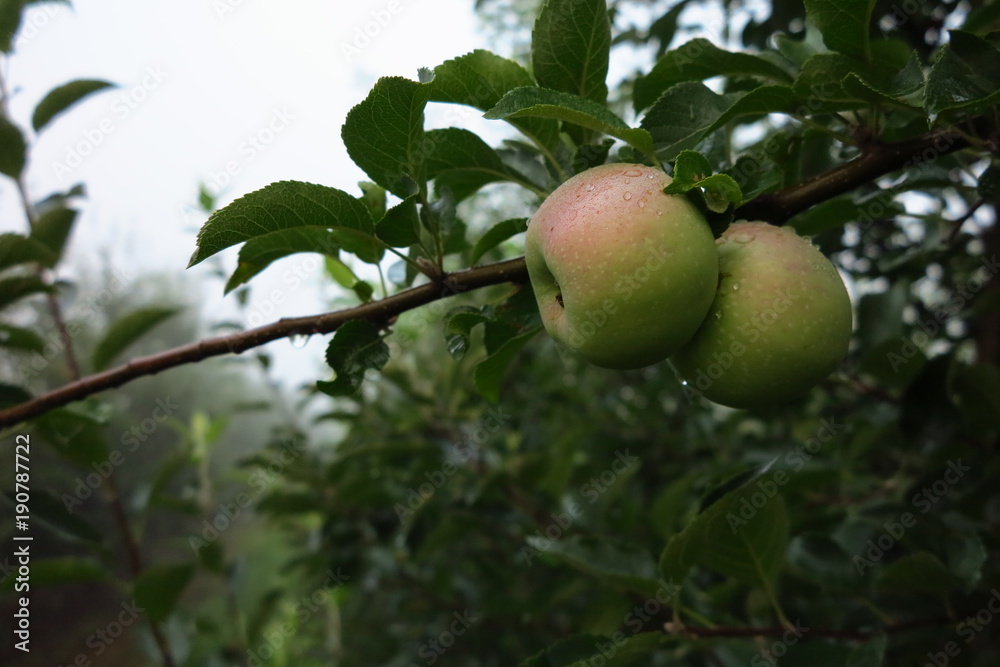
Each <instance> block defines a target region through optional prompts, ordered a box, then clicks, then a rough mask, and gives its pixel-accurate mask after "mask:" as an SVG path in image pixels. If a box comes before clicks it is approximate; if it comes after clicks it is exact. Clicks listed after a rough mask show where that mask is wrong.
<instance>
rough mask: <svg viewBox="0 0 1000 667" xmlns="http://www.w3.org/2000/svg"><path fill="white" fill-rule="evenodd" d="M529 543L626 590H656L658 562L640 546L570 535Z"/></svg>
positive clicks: (535, 538)
mask: <svg viewBox="0 0 1000 667" xmlns="http://www.w3.org/2000/svg"><path fill="white" fill-rule="evenodd" d="M527 542H528V545H529V546H530V547H531V548H532V549H535V550H537V551H539V552H541V553H545V554H549V555H551V556H553V557H555V558H557V559H558V560H561V561H562V562H564V563H566V564H567V565H569V566H570V567H572V568H574V569H577V570H579V571H581V572H584V573H586V574H589V575H591V576H593V577H597V578H599V579H602V580H604V581H607V582H609V583H611V584H613V585H615V586H618V587H620V588H622V589H624V590H629V591H633V592H636V593H639V594H641V595H650V594H652V593H653V592H655V591H656V587H657V572H656V563H655V562H654V561H653V557H652V556H651V555H650V554H649V552H647V551H646V550H645V549H642V548H640V547H638V546H635V545H632V544H625V543H622V542H617V541H614V540H611V539H608V538H605V537H592V536H585V535H570V536H568V537H562V538H561V539H557V540H550V539H548V538H547V537H543V536H542V535H532V536H530V537H528V539H527Z"/></svg>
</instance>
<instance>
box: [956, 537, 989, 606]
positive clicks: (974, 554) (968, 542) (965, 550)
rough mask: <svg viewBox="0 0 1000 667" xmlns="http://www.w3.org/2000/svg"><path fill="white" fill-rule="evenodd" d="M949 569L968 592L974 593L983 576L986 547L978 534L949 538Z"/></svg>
mask: <svg viewBox="0 0 1000 667" xmlns="http://www.w3.org/2000/svg"><path fill="white" fill-rule="evenodd" d="M946 556H947V558H946V560H947V561H948V570H949V571H950V572H951V573H952V574H953V575H954V576H955V578H956V579H958V581H959V582H960V583H961V588H962V590H964V591H965V593H966V594H969V593H972V591H974V590H975V589H976V587H977V586H978V585H979V583H980V581H982V578H983V566H984V565H986V557H987V554H986V547H985V546H984V545H983V541H982V540H981V539H980V538H979V536H978V535H957V536H955V537H953V538H952V539H950V540H948V546H947V549H946Z"/></svg>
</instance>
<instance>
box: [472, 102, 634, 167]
mask: <svg viewBox="0 0 1000 667" xmlns="http://www.w3.org/2000/svg"><path fill="white" fill-rule="evenodd" d="M521 116H530V117H533V118H550V119H553V120H561V121H565V122H567V123H572V124H574V125H579V126H580V127H585V128H587V129H589V130H596V131H597V132H603V133H604V134H607V135H610V136H612V137H616V138H618V139H621V140H622V141H625V142H628V143H629V144H631V145H632V146H635V148H636V149H638V150H639V151H641V152H643V153H646V154H649V153H651V152H652V148H653V144H652V138H651V137H650V135H649V132H647V131H646V130H644V129H636V128H631V127H629V126H628V125H626V124H625V121H623V120H622V119H621V118H619V117H618V116H616V115H615V114H614V113H612V112H611V111H609V110H608V109H607V108H606V107H605V106H604V105H603V104H599V103H597V102H594V101H592V100H588V99H585V98H583V97H580V96H578V95H573V94H571V93H563V92H559V91H556V90H548V89H544V88H528V87H525V88H515V89H514V90H512V91H510V92H509V93H507V94H506V95H504V96H503V99H501V100H500V101H499V102H497V105H496V106H495V107H493V108H492V109H490V110H489V111H487V112H486V113H485V114H483V117H484V118H489V119H494V118H517V117H521Z"/></svg>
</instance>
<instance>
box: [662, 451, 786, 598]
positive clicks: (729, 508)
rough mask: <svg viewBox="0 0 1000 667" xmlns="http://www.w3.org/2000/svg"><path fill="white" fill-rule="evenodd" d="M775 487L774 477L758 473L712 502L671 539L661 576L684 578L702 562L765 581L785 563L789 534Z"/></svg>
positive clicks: (737, 576) (743, 577)
mask: <svg viewBox="0 0 1000 667" xmlns="http://www.w3.org/2000/svg"><path fill="white" fill-rule="evenodd" d="M778 472H781V471H778ZM778 472H776V473H774V475H777V474H778ZM786 474H787V473H786ZM777 491H778V485H777V482H776V481H775V480H774V479H772V476H770V475H766V474H764V475H759V476H757V477H755V478H753V479H752V480H750V481H748V482H746V483H745V484H744V485H743V486H741V487H739V488H737V489H735V490H733V491H730V492H729V493H727V494H726V495H724V496H723V497H722V498H720V499H719V500H717V501H716V502H715V503H713V504H712V505H710V506H709V507H708V508H707V509H706V510H704V511H703V512H702V513H701V514H699V515H698V516H696V517H695V518H694V520H692V521H691V523H689V524H688V525H687V526H686V527H685V528H684V530H682V531H681V532H680V533H678V534H676V535H674V536H673V537H671V538H670V541H669V542H667V546H666V548H665V549H664V550H663V553H662V554H661V555H660V575H661V576H662V577H663V578H665V579H667V580H668V581H681V580H682V579H683V578H684V576H685V575H686V574H687V571H688V569H689V568H690V567H691V566H692V565H699V566H702V567H706V568H708V569H710V570H714V571H716V572H719V573H721V574H724V575H727V576H730V577H733V578H734V579H738V580H740V581H742V582H744V583H748V584H765V585H767V584H768V583H769V582H770V580H771V579H773V578H774V576H775V575H776V574H777V572H778V570H779V569H780V568H781V565H782V563H783V562H784V556H785V549H786V548H787V546H788V539H789V538H788V511H787V509H786V507H785V501H784V498H783V497H782V496H781V495H780V492H777ZM776 492H777V493H776Z"/></svg>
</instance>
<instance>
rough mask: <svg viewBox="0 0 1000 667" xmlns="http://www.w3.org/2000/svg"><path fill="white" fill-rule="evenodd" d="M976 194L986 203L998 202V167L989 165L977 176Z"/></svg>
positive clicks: (999, 169)
mask: <svg viewBox="0 0 1000 667" xmlns="http://www.w3.org/2000/svg"><path fill="white" fill-rule="evenodd" d="M976 193H977V194H978V195H979V196H980V197H982V198H983V199H984V200H986V201H990V202H1000V166H997V165H995V164H991V165H990V166H988V167H987V168H986V170H985V171H983V173H982V174H980V175H979V184H978V185H977V186H976Z"/></svg>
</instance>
